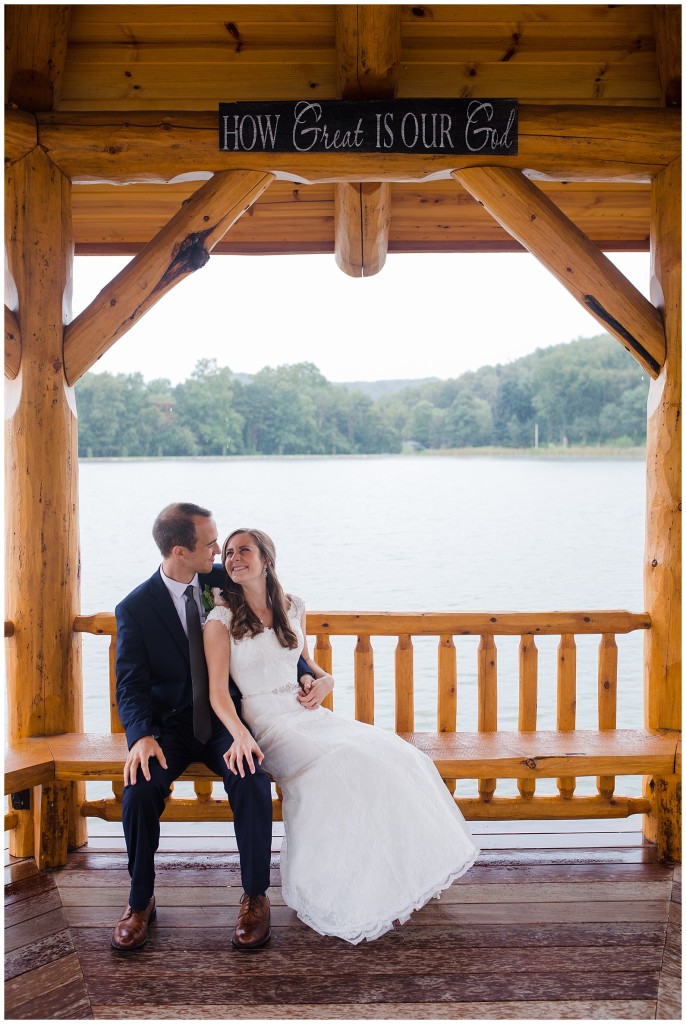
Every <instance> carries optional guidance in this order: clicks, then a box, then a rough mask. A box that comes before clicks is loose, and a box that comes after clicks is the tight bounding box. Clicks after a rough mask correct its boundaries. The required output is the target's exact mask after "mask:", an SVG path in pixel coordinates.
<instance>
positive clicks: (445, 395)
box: [76, 334, 649, 458]
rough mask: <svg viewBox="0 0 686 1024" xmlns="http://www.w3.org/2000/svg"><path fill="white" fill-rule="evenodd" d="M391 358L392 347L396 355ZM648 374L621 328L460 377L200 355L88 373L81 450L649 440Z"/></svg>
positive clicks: (179, 451) (105, 454) (344, 449)
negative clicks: (344, 374) (365, 374)
mask: <svg viewBox="0 0 686 1024" xmlns="http://www.w3.org/2000/svg"><path fill="white" fill-rule="evenodd" d="M391 363H392V358H391ZM648 384H649V381H648V377H647V374H646V373H645V372H644V371H643V370H642V368H641V367H640V366H639V365H638V364H637V363H636V362H635V360H634V359H633V358H632V357H631V356H630V355H629V354H628V353H627V352H626V351H625V350H624V349H623V348H622V347H621V346H620V345H619V344H618V343H617V342H616V341H615V340H614V339H613V338H611V337H610V336H609V335H607V334H602V335H599V336H597V337H595V338H581V339H577V340H576V341H572V342H569V343H567V344H562V345H554V346H551V347H549V348H539V349H537V350H536V351H535V352H533V353H531V355H528V356H524V357H523V358H521V359H517V360H515V361H513V362H511V363H506V364H498V365H497V366H483V367H481V368H480V369H478V370H476V371H471V372H468V373H463V374H462V375H461V376H459V377H456V378H454V379H451V380H439V379H433V378H431V379H427V380H423V381H418V382H416V383H415V384H412V383H410V384H409V386H408V382H407V381H401V382H398V389H397V390H394V389H393V382H392V381H383V382H378V387H377V388H375V386H374V384H373V383H364V384H357V385H355V384H339V383H332V382H330V381H328V380H326V378H325V377H324V376H323V375H322V374H321V373H320V372H319V370H318V369H317V367H316V366H315V365H313V364H312V363H297V364H292V365H283V366H278V367H265V368H264V369H262V370H260V371H259V372H258V373H255V374H254V375H252V376H249V375H246V374H243V373H241V374H234V373H232V372H231V370H230V369H229V368H228V367H221V366H218V365H217V362H216V361H215V360H207V359H201V360H199V361H198V363H197V364H196V367H195V369H194V371H193V373H192V374H191V376H190V377H189V378H188V379H187V380H185V381H183V382H182V383H179V384H176V385H172V384H171V383H170V381H168V380H165V379H163V378H160V379H158V380H151V381H145V380H144V379H143V376H142V375H141V374H140V373H130V374H111V373H88V374H86V375H85V376H84V377H83V378H82V379H81V380H80V381H79V382H78V384H77V385H76V401H77V409H78V416H79V456H81V457H86V458H112V457H159V456H222V455H358V454H376V453H387V452H388V453H394V452H401V451H408V450H415V451H416V450H422V449H433V450H435V449H455V448H480V447H491V446H496V447H501V448H502V447H504V448H529V447H533V446H534V444H535V441H536V439H537V440H538V445H539V446H540V447H547V446H558V445H565V446H589V445H590V446H597V445H600V446H614V447H629V446H635V445H642V444H644V443H645V434H646V402H647V396H648Z"/></svg>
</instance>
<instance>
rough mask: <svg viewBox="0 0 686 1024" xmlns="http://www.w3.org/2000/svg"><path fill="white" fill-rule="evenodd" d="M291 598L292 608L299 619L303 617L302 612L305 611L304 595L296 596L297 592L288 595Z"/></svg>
mask: <svg viewBox="0 0 686 1024" xmlns="http://www.w3.org/2000/svg"><path fill="white" fill-rule="evenodd" d="M288 596H289V597H290V599H291V608H292V609H293V612H294V614H295V615H296V617H297V618H298V619H300V618H302V613H303V612H304V611H305V602H304V601H303V599H302V597H296V595H295V594H289V595H288Z"/></svg>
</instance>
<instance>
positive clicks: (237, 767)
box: [224, 729, 264, 779]
mask: <svg viewBox="0 0 686 1024" xmlns="http://www.w3.org/2000/svg"><path fill="white" fill-rule="evenodd" d="M244 758H245V762H246V764H247V766H248V768H249V770H250V774H251V775H254V774H255V760H257V763H258V764H262V761H263V760H264V754H263V753H262V751H261V750H260V748H259V746H258V743H257V740H256V739H255V737H254V736H252V735H251V734H250V733H249V732H248V731H247V729H246V731H245V733H241V735H240V736H237V737H236V738H235V739H234V741H233V743H232V744H231V746H230V747H229V749H228V750H227V751H226V753H225V754H224V760H225V761H226V765H227V768H228V769H229V771H232V772H233V774H234V775H240V777H241V778H242V779H244V778H245V768H244V766H243V759H244Z"/></svg>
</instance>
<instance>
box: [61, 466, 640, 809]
mask: <svg viewBox="0 0 686 1024" xmlns="http://www.w3.org/2000/svg"><path fill="white" fill-rule="evenodd" d="M644 474H645V469H644V464H643V462H642V461H640V460H636V461H630V460H627V461H622V460H617V461H614V460H588V459H583V460H582V459H579V460H573V459H564V460H559V461H550V460H537V459H525V458H522V459H496V458H451V457H402V456H389V457H385V456H384V457H354V458H340V457H339V458H325V457H323V458H280V459H276V458H275V459H269V458H260V459H217V460H180V461H151V462H85V463H82V464H81V467H80V489H81V538H82V579H83V583H82V607H83V610H84V612H96V611H111V610H113V608H114V606H115V604H116V603H117V601H118V600H119V599H120V598H121V597H123V596H124V595H125V594H126V593H128V591H129V590H131V589H132V588H133V587H134V586H136V585H137V584H138V583H140V582H141V581H142V580H143V579H145V578H147V577H148V576H149V575H150V574H151V573H152V572H153V570H154V569H155V568H156V567H157V565H158V564H159V557H158V554H157V551H156V548H155V546H154V544H153V541H152V538H151V535H150V528H151V524H152V522H153V520H154V518H155V516H156V514H157V512H158V511H159V510H160V508H162V507H163V506H164V505H165V504H167V503H168V502H170V501H174V500H190V501H195V502H197V503H198V504H201V505H206V506H207V507H208V508H210V509H212V510H213V511H214V513H215V517H216V519H217V524H218V526H219V533H220V539H221V538H223V537H224V536H225V535H226V534H227V533H228V532H230V531H231V530H233V529H235V528H236V527H240V526H248V527H249V526H256V527H259V528H261V529H264V530H266V531H267V533H269V534H270V535H271V536H272V537H273V538H274V540H275V542H276V546H277V555H278V559H277V569H278V572H279V576H280V578H281V581H282V583H283V584H284V586H285V588H286V589H287V590H291V591H292V592H294V593H297V594H299V595H300V596H301V597H303V598H304V600H305V602H306V604H307V606H308V607H309V608H311V609H313V610H315V609H316V610H320V611H323V610H327V611H338V610H361V611H449V610H459V611H479V610H488V611H506V610H514V611H516V610H519V611H527V610H556V609H559V610H563V609H610V608H626V609H628V610H630V611H641V610H642V608H643V597H642V552H643V536H644ZM617 640H618V644H619V675H620V683H619V712H618V723H617V724H618V726H619V727H620V728H621V727H624V728H632V727H640V726H641V725H642V712H641V702H642V634H640V633H636V634H633V635H631V636H629V637H618V638H617ZM372 642H373V645H374V652H375V668H376V720H377V724H379V725H381V726H385V727H392V723H393V690H392V674H393V647H394V644H395V641H394V640H382V639H377V640H373V641H372ZM555 643H556V640H555V638H550V639H548V638H541V640H540V641H539V651H540V653H539V679H540V683H539V687H540V695H539V728H551V727H554V716H555V711H554V700H555V688H556V673H555ZM477 644H478V639H477V638H471V637H466V638H458V639H457V640H456V646H457V651H458V726H459V727H462V728H464V729H474V728H475V727H476V647H477ZM353 645H354V640H353V639H348V638H341V639H340V640H338V641H336V640H335V639H334V641H333V654H334V676H335V677H336V680H337V687H336V691H335V697H336V708H337V710H338V711H340V712H341V713H342V714H352V650H353ZM436 646H437V641H436V640H435V639H433V638H420V639H417V640H415V691H416V698H415V699H416V727H417V728H420V729H422V728H423V729H433V728H435V716H436V711H435V708H436V696H435V674H436ZM577 658H578V679H579V682H578V686H579V696H578V724H579V725H580V726H584V725H586V726H588V727H592V726H594V725H596V724H597V719H596V686H597V678H596V676H597V640H596V639H595V638H589V640H585V639H584V638H579V641H578V656H577ZM498 673H499V725H500V726H501V728H502V727H512V726H514V725H515V723H516V715H517V710H516V696H517V688H518V682H517V640H516V638H501V639H500V640H499V641H498ZM84 674H85V708H86V728H87V729H91V730H95V731H105V730H108V729H109V718H108V714H109V712H108V696H107V693H108V690H107V642H106V641H105V640H103V639H101V638H95V637H86V638H85V639H84ZM622 788H623V789H624V791H626V786H623V787H622ZM632 788H633V787H632ZM499 791H500V787H499Z"/></svg>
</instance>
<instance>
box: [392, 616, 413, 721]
mask: <svg viewBox="0 0 686 1024" xmlns="http://www.w3.org/2000/svg"><path fill="white" fill-rule="evenodd" d="M413 730H414V649H413V647H412V637H411V636H410V634H409V633H401V635H400V636H399V637H398V645H397V647H396V649H395V731H396V732H412V731H413Z"/></svg>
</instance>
